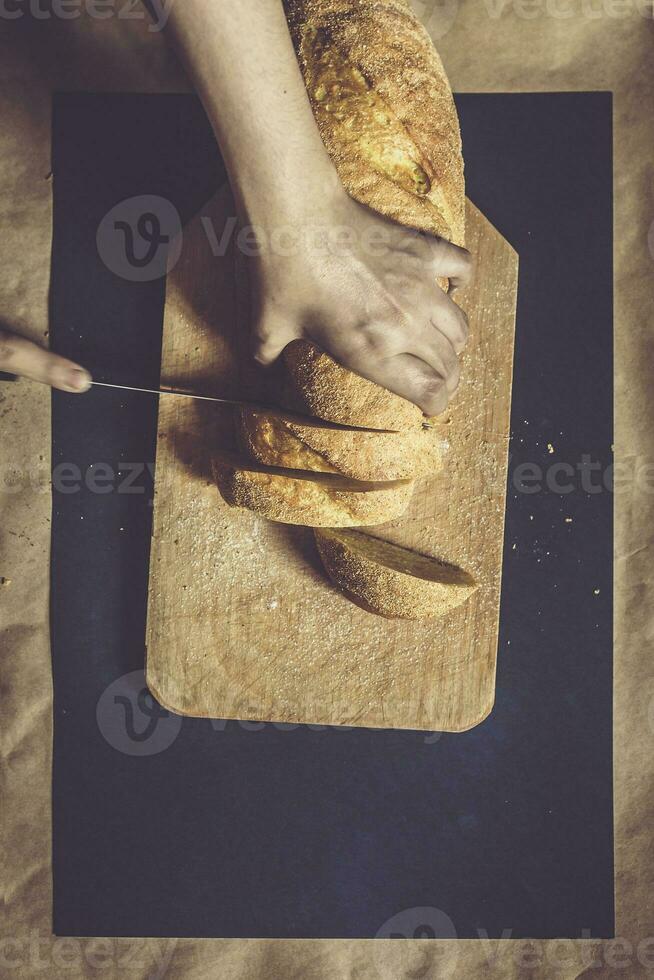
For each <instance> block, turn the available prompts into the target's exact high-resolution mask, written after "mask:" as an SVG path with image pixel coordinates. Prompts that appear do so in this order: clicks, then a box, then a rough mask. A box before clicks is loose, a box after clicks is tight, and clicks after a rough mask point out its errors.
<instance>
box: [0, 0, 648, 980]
mask: <svg viewBox="0 0 654 980" xmlns="http://www.w3.org/2000/svg"><path fill="white" fill-rule="evenodd" d="M415 7H416V10H417V11H418V13H419V15H420V16H421V18H422V20H423V22H424V23H425V24H426V25H427V27H428V29H429V30H430V32H431V34H432V36H433V37H434V39H435V41H436V44H437V46H438V48H439V50H440V52H441V55H442V57H443V60H444V62H445V66H446V68H447V71H448V74H449V76H450V80H451V82H452V86H453V88H454V89H455V91H459V92H521V91H523V92H524V91H529V92H534V91H546V92H550V91H597V90H604V91H612V92H613V93H614V168H615V169H614V177H615V183H614V191H615V219H614V220H615V227H614V230H615V253H614V259H615V271H614V279H615V375H616V377H615V403H616V404H615V409H616V420H615V450H616V500H615V504H616V539H615V689H614V708H615V728H614V796H615V859H616V865H615V890H616V936H617V937H619V938H617V939H615V940H611V941H583V940H580V941H572V940H548V941H541V940H537V941H533V942H530V941H528V940H510V939H506V940H484V939H480V940H468V941H465V942H464V941H456V940H452V941H433V940H407V941H404V942H396V941H390V940H297V941H294V940H265V941H264V940H219V939H212V940H174V939H170V940H167V939H157V940H152V939H143V940H136V939H97V940H96V939H82V940H77V939H63V938H62V939H56V938H54V937H52V934H51V863H50V790H51V773H50V766H51V736H52V730H51V727H52V723H51V714H52V711H51V709H52V703H51V697H52V689H51V673H50V654H49V624H48V589H49V582H48V575H49V567H48V560H49V539H50V508H51V499H50V494H49V489H48V482H47V481H48V474H49V469H50V459H49V452H50V395H49V391H48V390H47V389H46V388H44V387H41V386H39V385H35V384H30V383H29V382H26V381H21V382H18V383H16V384H15V385H2V386H1V387H0V447H1V451H0V466H1V468H2V474H1V481H0V576H4V577H5V578H7V579H10V582H9V583H7V584H4V585H0V656H1V663H0V684H1V689H2V695H3V697H2V715H3V721H2V731H1V739H2V741H1V747H2V754H1V769H0V774H1V777H2V811H3V818H2V828H3V840H2V855H3V869H2V876H1V880H2V891H3V899H4V910H3V922H2V928H1V929H0V975H2V976H9V977H34V976H38V977H60V976H66V977H78V976H89V977H95V976H101V977H103V978H104V977H106V978H113V977H121V978H123V977H128V978H132V977H133V978H135V980H136V978H145V977H160V976H167V977H188V978H196V977H197V978H200V977H202V978H207V977H220V978H221V980H231V978H237V977H238V978H241V977H243V978H245V977H247V978H248V980H257V978H264V977H265V978H278V977H279V978H285V980H286V978H288V980H291V978H294V977H297V978H300V977H302V978H314V977H315V978H318V977H320V978H322V977H329V978H341V977H356V978H368V977H370V978H384V980H385V978H389V980H391V978H392V980H396V978H404V977H407V978H408V977H430V978H431V977H451V978H472V977H485V976H493V977H503V978H513V977H515V978H517V977H525V976H527V977H534V978H541V977H560V978H573V977H580V976H588V977H597V978H605V977H624V978H629V980H632V978H637V977H644V976H648V975H652V974H653V973H654V938H653V937H654V902H653V900H652V895H653V894H654V887H653V886H654V882H653V881H652V877H653V872H652V851H653V848H652V843H653V840H652V839H653V836H654V822H653V810H654V780H653V773H654V762H653V759H654V753H653V751H652V749H653V743H654V687H653V680H654V660H653V658H652V656H651V653H650V649H649V641H650V638H651V634H652V616H651V609H652V606H653V602H652V585H651V578H652V575H651V572H650V569H649V559H650V557H651V545H650V530H649V529H650V528H651V527H652V522H653V519H654V506H653V500H654V497H653V494H652V491H653V490H654V467H653V466H652V463H653V461H654V460H653V458H652V457H653V453H652V446H651V442H652V436H651V435H650V434H649V433H650V432H651V428H650V425H649V422H650V418H651V407H652V401H653V400H654V387H653V386H652V385H651V384H650V362H651V361H650V359H651V353H652V352H651V340H650V324H651V322H652V319H653V313H654V290H653V289H652V272H653V270H654V258H653V255H652V252H651V251H650V247H648V232H649V230H650V225H651V222H652V220H653V219H654V201H653V196H654V195H653V188H652V176H651V165H650V157H651V150H652V144H653V141H654V115H653V113H652V106H653V105H654V66H653V65H652V11H651V8H650V7H648V6H647V5H646V4H645V2H644V0H509V2H503V0H461V2H460V3H457V2H456V0H441V2H436V0H415ZM34 11H36V14H37V15H40V16H35V13H34ZM44 14H45V16H44ZM0 37H1V39H2V44H1V47H0V50H1V51H2V57H1V58H0V83H1V84H0V102H1V104H2V108H1V111H2V120H3V126H2V129H0V161H1V164H2V166H1V169H0V221H1V227H2V235H1V236H0V255H1V267H2V275H1V276H0V320H1V321H2V322H4V323H6V324H7V325H8V326H10V327H11V328H13V329H15V330H17V331H21V332H23V333H24V334H25V335H27V336H29V337H31V338H33V339H34V340H37V341H44V340H46V338H47V326H48V317H47V295H48V280H49V264H50V236H51V185H50V181H49V177H48V175H49V171H50V106H51V94H52V92H54V91H61V90H69V91H74V90H77V91H112V90H113V91H134V92H136V91H141V92H148V91H157V92H161V91H185V90H187V89H188V83H187V82H186V80H185V78H184V76H183V74H182V72H181V70H180V69H179V67H178V65H177V63H176V61H175V58H174V57H173V55H172V54H171V53H170V51H169V50H168V49H167V47H166V44H165V42H164V40H163V37H162V35H161V32H160V31H159V30H152V29H150V22H149V21H148V20H147V19H146V17H145V14H144V12H143V10H142V9H141V8H140V7H139V6H135V5H134V4H133V3H132V2H131V0H110V2H109V3H108V4H107V3H105V4H94V3H93V2H92V0H79V2H77V0H72V2H69V3H68V4H61V5H57V4H56V3H49V2H47V0H40V2H38V3H37V2H34V3H32V4H31V6H30V5H29V4H28V3H24V4H23V3H17V4H14V5H13V6H12V5H10V4H6V5H2V7H1V9H0ZM650 241H651V242H652V250H653V251H654V238H653V237H652V236H650ZM579 247H583V242H580V245H579ZM552 288H556V284H555V283H553V284H552ZM581 328H585V327H581V326H580V329H581ZM509 927H510V923H507V928H509Z"/></svg>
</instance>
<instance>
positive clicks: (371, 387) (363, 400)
mask: <svg viewBox="0 0 654 980" xmlns="http://www.w3.org/2000/svg"><path fill="white" fill-rule="evenodd" d="M282 358H283V361H284V368H285V383H284V386H283V388H282V393H281V401H282V404H283V405H284V407H285V408H287V409H289V410H290V411H292V412H299V413H300V414H301V415H305V414H306V415H315V416H317V418H319V419H325V420H326V421H328V422H337V423H339V424H340V425H355V426H362V427H365V428H368V429H385V430H387V431H392V432H403V431H404V430H406V429H418V428H421V427H422V424H423V422H424V416H423V414H422V412H421V410H420V409H419V408H418V406H417V405H414V404H413V402H410V401H407V399H406V398H400V396H399V395H394V394H393V393H392V392H391V391H387V389H386V388H382V387H381V385H377V384H374V382H372V381H368V380H367V378H362V377H361V376H360V375H358V374H355V373H354V372H353V371H348V370H347V369H346V368H344V367H342V366H341V365H340V364H337V362H336V361H335V360H334V359H333V358H332V357H330V356H329V354H326V353H325V352H324V351H321V350H319V348H318V347H316V346H315V345H314V344H312V343H310V341H308V340H293V341H292V342H291V343H290V344H288V346H287V347H286V348H285V349H284V352H283V354H282Z"/></svg>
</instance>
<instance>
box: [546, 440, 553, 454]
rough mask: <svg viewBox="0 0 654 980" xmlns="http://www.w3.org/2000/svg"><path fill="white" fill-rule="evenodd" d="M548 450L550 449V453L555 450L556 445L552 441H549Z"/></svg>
mask: <svg viewBox="0 0 654 980" xmlns="http://www.w3.org/2000/svg"><path fill="white" fill-rule="evenodd" d="M547 451H548V453H550V454H551V453H553V452H554V446H553V445H552V443H551V442H548V443H547Z"/></svg>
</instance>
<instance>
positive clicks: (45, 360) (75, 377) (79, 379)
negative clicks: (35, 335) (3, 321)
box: [0, 327, 91, 393]
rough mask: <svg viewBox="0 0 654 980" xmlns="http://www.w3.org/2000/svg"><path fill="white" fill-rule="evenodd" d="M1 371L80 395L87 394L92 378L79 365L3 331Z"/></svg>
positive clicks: (0, 341)
mask: <svg viewBox="0 0 654 980" xmlns="http://www.w3.org/2000/svg"><path fill="white" fill-rule="evenodd" d="M0 371H7V372H9V373H11V374H17V375H22V376H23V377H25V378H31V379H32V381H40V382H41V383H42V384H46V385H51V386H52V387H53V388H59V389H61V391H70V392H76V393H77V392H82V391H88V389H89V387H90V386H91V376H90V374H89V373H88V371H85V370H84V368H82V367H80V366H79V364H75V363H74V361H69V360H68V359H67V358H65V357H60V356H59V355H58V354H53V353H52V351H49V350H45V348H43V347H39V346H38V345H37V344H33V343H32V342H31V341H30V340H26V338H25V337H20V336H18V334H14V333H9V331H7V330H4V329H2V328H1V327H0Z"/></svg>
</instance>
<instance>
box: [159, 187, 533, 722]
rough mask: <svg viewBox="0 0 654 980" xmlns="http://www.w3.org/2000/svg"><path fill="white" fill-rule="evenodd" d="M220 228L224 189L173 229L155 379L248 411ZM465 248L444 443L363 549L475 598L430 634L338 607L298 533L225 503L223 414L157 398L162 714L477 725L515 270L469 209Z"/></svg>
mask: <svg viewBox="0 0 654 980" xmlns="http://www.w3.org/2000/svg"><path fill="white" fill-rule="evenodd" d="M233 213H234V212H233V205H232V202H231V198H230V196H229V193H228V191H227V190H226V189H225V190H223V191H221V192H220V193H219V194H218V195H217V196H216V197H215V198H214V199H213V200H212V201H211V202H210V203H209V204H208V205H207V207H205V208H203V209H202V214H201V215H198V216H197V217H196V218H194V219H193V221H191V222H190V223H189V225H188V226H187V227H186V228H185V229H184V236H183V246H182V252H181V257H180V259H179V261H178V263H177V265H176V266H175V268H174V270H173V271H172V272H171V273H169V276H168V282H167V297H166V309H165V317H164V335H163V351H162V363H161V380H162V383H163V384H169V385H175V386H182V387H184V388H188V389H191V390H193V391H198V392H203V393H208V394H216V395H224V396H226V397H257V396H258V398H259V399H260V400H261V399H262V398H264V397H265V396H266V392H265V385H264V384H263V383H262V381H261V378H260V377H257V375H256V371H255V372H254V373H253V374H251V375H248V377H246V378H245V379H244V380H243V379H242V380H239V378H238V373H237V361H238V360H239V355H238V349H239V343H241V342H242V338H243V337H244V336H245V335H246V331H247V317H248V309H247V305H248V304H247V299H248V297H247V287H246V286H245V287H244V286H243V283H244V282H245V281H246V280H245V279H244V276H243V275H242V270H241V269H240V266H241V264H242V261H243V260H242V258H241V257H239V253H238V250H237V249H236V247H235V243H233V242H232V244H231V245H229V246H228V247H226V248H225V243H224V241H223V243H222V247H221V246H220V239H221V236H222V233H223V230H224V229H225V226H226V222H227V221H228V219H229V218H230V216H231V215H233ZM227 227H229V224H228V225H227ZM467 240H468V247H469V248H470V250H471V251H472V252H473V253H474V254H475V256H476V258H477V263H478V273H477V276H476V280H475V282H474V283H473V284H472V285H471V286H470V287H468V289H467V291H466V293H465V294H463V295H462V300H461V305H462V306H463V308H464V309H466V311H467V312H468V315H469V319H470V328H471V331H470V332H471V337H470V342H469V344H468V347H467V350H466V353H465V355H464V359H463V364H462V382H461V386H460V389H459V392H458V393H457V395H456V398H455V400H454V402H453V404H452V406H451V408H450V410H449V412H448V413H447V414H446V416H445V417H444V418H445V421H444V423H443V424H442V425H441V426H439V427H438V428H437V429H435V430H434V438H438V439H441V440H445V441H446V443H447V444H448V449H447V452H446V463H445V466H444V469H443V471H442V472H441V473H439V474H436V475H434V476H432V477H429V478H427V479H424V480H422V481H420V482H419V483H418V484H417V485H416V491H415V494H414V497H413V502H412V504H411V507H410V509H409V511H408V512H407V513H406V515H405V516H404V517H403V518H401V519H400V520H398V521H394V522H392V523H390V524H387V525H383V526H381V527H378V528H375V529H374V533H375V534H377V535H378V536H379V537H384V538H387V539H388V540H390V541H395V542H397V543H401V544H404V545H407V546H409V547H412V548H415V549H417V550H419V551H422V552H425V553H427V554H430V555H433V556H435V557H439V558H443V559H446V560H447V561H450V562H454V563H456V564H460V565H462V566H463V567H464V568H466V569H468V570H469V571H471V572H472V573H473V574H474V575H476V576H477V578H478V581H479V583H480V587H479V589H478V591H477V592H476V593H475V594H474V595H473V596H472V598H471V599H470V600H469V601H468V602H467V603H466V604H465V605H464V606H462V607H460V608H459V609H456V610H454V611H453V612H451V613H450V614H449V615H448V616H447V617H446V618H445V619H443V620H441V621H438V622H430V621H423V622H408V621H402V620H390V619H384V618H381V617H379V616H375V615H373V614H372V613H369V612H367V611H365V610H364V609H362V608H360V607H359V606H357V605H354V604H353V603H352V602H350V601H349V600H348V599H347V598H345V597H344V596H343V595H342V594H341V593H340V592H338V591H337V590H336V589H335V588H334V587H333V586H332V585H331V584H330V582H329V581H328V580H327V578H326V577H325V574H324V573H323V571H322V567H321V564H320V559H319V558H318V555H317V553H316V550H315V545H314V542H313V535H312V532H311V530H310V529H308V528H302V527H291V526H286V525H282V524H273V523H270V522H268V521H265V520H263V519H262V518H259V517H256V516H255V515H253V514H250V513H249V512H248V511H245V510H241V509H235V508H230V507H228V506H227V505H226V504H225V503H223V501H222V499H221V498H220V496H219V494H218V491H217V490H216V488H215V487H214V485H213V482H212V480H211V473H210V457H211V453H212V450H213V449H214V448H218V447H229V446H231V445H232V433H231V415H232V411H231V409H230V408H228V407H225V406H220V405H215V404H212V403H206V402H196V401H193V400H192V399H184V398H174V397H162V398H160V399H159V403H160V404H159V425H158V441H157V460H156V480H155V499H154V524H153V533H152V552H151V564H150V590H149V604H148V627H147V658H146V675H147V683H148V686H149V688H150V690H151V691H152V693H153V694H154V695H155V697H156V698H157V699H158V701H159V702H160V703H161V704H162V705H164V706H165V707H167V708H169V709H171V710H172V711H174V712H177V713H179V714H183V715H195V716H203V717H204V716H207V717H215V718H239V719H248V720H258V721H275V722H303V723H310V724H320V725H323V724H324V725H356V726H364V727H374V728H408V729H426V730H430V731H436V730H439V731H464V730H465V729H468V728H471V727H472V726H474V725H476V724H478V723H479V722H480V721H482V720H483V719H484V718H485V717H486V716H487V715H488V713H489V712H490V710H491V707H492V705H493V700H494V690H495V665H496V658H497V637H498V612H499V609H498V607H499V597H500V585H501V570H502V544H503V528H504V508H505V496H506V474H507V453H508V436H509V414H510V405H511V376H512V362H513V340H514V328H515V304H516V293H517V276H518V257H517V255H516V253H515V252H514V250H513V249H512V248H511V246H510V245H509V244H508V243H507V242H506V241H505V240H504V239H503V238H502V236H501V235H500V234H499V233H498V232H497V231H496V230H495V229H494V228H493V227H492V226H491V225H490V224H489V222H488V221H487V220H486V219H485V218H484V217H483V215H482V214H481V213H480V212H479V211H478V210H477V209H476V208H475V207H474V205H472V204H471V203H470V202H468V206H467ZM214 253H221V254H214ZM239 283H240V284H241V285H240V286H239V285H238V284H239Z"/></svg>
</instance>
